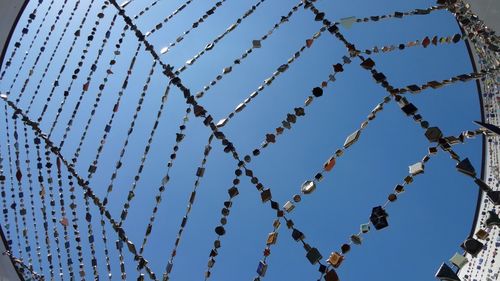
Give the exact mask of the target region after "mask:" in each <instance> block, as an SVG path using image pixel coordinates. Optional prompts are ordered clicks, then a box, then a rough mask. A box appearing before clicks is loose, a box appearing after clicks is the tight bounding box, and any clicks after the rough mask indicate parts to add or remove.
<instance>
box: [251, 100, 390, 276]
mask: <svg viewBox="0 0 500 281" xmlns="http://www.w3.org/2000/svg"><path fill="white" fill-rule="evenodd" d="M390 101H391V96H390V95H389V96H386V97H385V98H384V99H383V101H382V102H380V103H378V104H377V106H376V107H375V108H374V109H373V110H372V111H371V113H370V114H369V115H368V117H367V119H366V120H365V121H363V122H362V123H361V125H360V129H359V130H358V131H359V133H361V132H362V131H363V130H364V129H366V128H367V126H368V124H369V122H370V121H372V120H374V119H375V117H376V115H377V113H378V112H380V111H381V110H382V109H383V106H384V104H387V103H389V102H390ZM358 131H357V132H358ZM267 143H268V142H267V141H266V142H264V143H263V145H262V148H265V147H266V146H267V145H265V144H267ZM352 144H353V143H349V145H348V146H346V145H344V147H343V148H340V149H337V150H336V152H335V154H334V155H332V156H331V157H330V158H329V159H328V160H327V161H326V162H325V164H324V166H323V169H322V170H321V171H320V172H318V173H317V174H316V175H315V176H314V179H313V180H308V181H306V182H305V183H304V184H303V185H302V190H303V193H304V194H309V193H310V192H312V191H313V190H314V189H315V188H316V185H317V184H318V183H319V182H320V181H321V180H322V179H323V178H324V176H323V174H324V172H329V171H331V169H333V167H334V165H335V164H336V159H337V158H338V157H340V156H342V155H344V152H345V150H347V149H348V148H350V147H352ZM253 154H254V156H258V155H260V150H259V149H256V150H254V152H253ZM304 188H308V189H304ZM304 191H307V193H306V192H304ZM301 201H302V197H301V196H300V195H299V194H295V195H293V198H292V200H289V201H287V202H286V203H285V204H284V205H283V209H284V211H285V212H287V213H291V212H292V211H293V210H295V209H296V207H297V204H298V203H299V202H301ZM280 223H281V222H280V219H279V218H278V219H277V222H275V223H273V231H272V232H271V234H270V236H271V237H272V238H271V239H270V240H269V238H268V241H267V242H266V247H265V249H264V251H263V255H264V257H263V258H262V260H261V261H262V263H263V265H265V267H266V269H267V268H268V265H269V264H268V263H266V260H267V258H268V257H269V256H270V254H271V246H272V245H274V244H276V241H275V240H276V239H277V238H275V237H277V236H278V234H279V231H278V226H279V224H280ZM277 224H278V226H276V225H277ZM270 242H272V243H270ZM261 277H264V276H263V274H262V275H260V276H258V277H257V278H261ZM259 280H260V279H259Z"/></svg>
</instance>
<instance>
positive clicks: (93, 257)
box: [39, 6, 124, 278]
mask: <svg viewBox="0 0 500 281" xmlns="http://www.w3.org/2000/svg"><path fill="white" fill-rule="evenodd" d="M103 7H105V6H103ZM116 17H117V15H116V14H115V16H114V17H113V19H112V21H111V24H110V26H109V28H108V30H107V32H106V38H105V39H104V40H103V42H102V44H101V46H100V50H101V51H99V52H98V55H97V57H96V59H95V61H94V63H93V65H92V67H91V71H90V73H89V75H88V76H87V82H86V84H84V86H83V89H82V92H81V94H80V96H79V99H78V101H77V103H76V105H75V108H74V109H73V112H72V115H71V117H70V119H69V121H68V123H67V125H66V130H65V133H64V136H63V138H62V140H61V145H60V147H62V145H63V144H64V141H65V140H66V138H67V136H68V133H69V131H70V129H71V125H72V123H73V120H74V118H75V116H76V113H77V111H78V109H79V107H80V105H81V101H82V99H83V96H84V93H85V92H86V91H87V90H88V88H89V86H88V85H89V83H90V80H91V77H92V74H93V73H94V72H95V70H96V69H97V67H94V66H97V62H98V61H99V58H100V56H101V55H102V53H103V52H102V50H104V47H105V46H106V44H107V42H108V38H109V36H110V35H111V30H112V28H113V27H114V23H115V20H116ZM98 18H99V19H101V18H104V14H102V13H100V14H99V15H98ZM98 23H99V20H97V21H96V25H97V24H98ZM95 31H96V29H95V28H94V29H93V30H92V32H91V35H90V36H91V37H93V36H94V34H95ZM122 34H124V33H122ZM89 38H90V37H89ZM86 46H87V48H88V47H89V46H90V44H89V43H87V45H86ZM84 53H85V52H84ZM115 56H116V53H115ZM84 58H85V56H84V55H83V56H82V59H81V60H80V63H82V62H83V59H84ZM113 61H114V59H113V60H112V61H111V63H113ZM80 63H79V65H80ZM76 74H78V72H77V71H75V75H74V76H73V77H72V78H73V79H72V81H71V83H70V85H69V86H68V89H67V91H65V97H64V99H63V101H62V103H61V105H60V107H59V109H58V111H57V115H56V118H55V119H54V121H53V123H52V125H51V128H50V132H49V137H50V136H51V134H52V132H53V130H54V128H55V126H56V123H57V121H58V119H59V116H60V113H61V112H62V108H63V106H64V104H65V101H66V98H67V96H68V95H67V94H66V93H69V92H70V91H71V88H72V85H73V82H74V81H75V80H76V78H77V75H76ZM108 75H109V73H108ZM105 79H107V76H106V78H105ZM100 89H104V87H100ZM101 91H102V90H101ZM46 105H47V104H46ZM46 108H47V107H44V110H46ZM94 110H95V109H94ZM43 113H44V112H42V115H41V116H40V117H39V120H41V118H42V117H43ZM73 164H76V163H73ZM84 202H85V210H86V220H87V222H88V223H87V226H88V228H87V230H88V237H89V243H90V248H91V265H92V268H93V272H94V277H95V278H98V276H99V274H98V271H97V257H96V255H95V243H94V234H93V227H92V223H91V221H92V216H91V214H90V204H89V202H88V198H87V197H85V200H84ZM105 250H106V249H105ZM105 256H106V257H108V256H109V255H107V254H105ZM107 264H109V263H107ZM107 268H108V267H107ZM108 276H109V274H108Z"/></svg>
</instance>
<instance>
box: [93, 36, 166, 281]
mask: <svg viewBox="0 0 500 281" xmlns="http://www.w3.org/2000/svg"><path fill="white" fill-rule="evenodd" d="M139 49H140V45H139V46H138V48H137V50H136V54H135V55H134V57H133V59H132V61H131V64H130V66H129V71H128V72H127V77H126V78H125V81H124V83H123V85H122V90H120V92H119V97H118V100H117V102H116V103H115V106H114V107H113V115H112V116H111V119H110V121H109V122H108V124H111V123H112V122H113V120H114V116H115V113H116V112H117V111H118V109H119V104H120V99H121V97H122V96H123V93H124V91H125V90H126V88H127V86H128V80H129V77H130V75H131V74H132V69H133V67H134V65H135V58H136V57H137V54H138V51H139ZM156 65H157V61H154V62H153V65H152V66H151V69H150V71H149V74H148V76H147V78H146V83H145V84H144V86H143V91H142V92H141V95H140V98H139V101H138V104H137V106H136V111H135V113H134V116H133V118H132V121H131V123H130V126H129V129H128V131H127V136H126V138H125V142H124V144H123V146H122V148H121V151H120V156H119V159H118V161H117V162H116V165H115V168H114V171H113V173H112V174H111V179H110V184H109V185H108V189H107V191H106V195H105V197H104V199H103V204H104V206H106V205H107V203H108V198H109V195H110V193H111V192H112V191H113V186H114V181H115V179H116V177H117V174H118V171H119V169H120V168H121V166H122V164H121V163H122V162H121V161H122V159H123V157H124V155H125V151H126V149H127V147H128V144H129V138H130V135H131V134H132V132H133V128H134V126H135V122H136V120H137V118H138V116H139V112H140V110H141V109H142V104H143V102H144V97H145V96H146V93H147V89H148V86H149V83H150V82H151V77H152V75H153V74H154V69H155V67H156ZM110 129H111V128H110ZM106 137H107V134H105V135H104V136H103V139H105V138H106ZM101 143H102V142H101ZM102 148H103V146H100V147H99V148H98V151H99V152H98V154H97V155H96V158H95V159H94V162H93V164H92V165H91V167H90V168H89V176H90V177H91V176H92V174H93V173H94V172H95V171H96V169H94V168H93V167H97V161H98V157H99V155H100V152H101V151H102ZM101 219H102V217H101ZM120 221H121V220H120ZM101 222H102V220H101ZM103 232H104V233H105V230H103ZM117 249H118V251H119V259H120V270H121V278H122V280H126V272H125V263H124V259H123V254H122V244H121V243H119V242H117Z"/></svg>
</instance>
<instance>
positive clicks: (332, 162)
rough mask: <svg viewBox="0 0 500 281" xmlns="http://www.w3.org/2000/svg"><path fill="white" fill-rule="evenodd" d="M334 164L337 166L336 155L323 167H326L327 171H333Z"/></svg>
mask: <svg viewBox="0 0 500 281" xmlns="http://www.w3.org/2000/svg"><path fill="white" fill-rule="evenodd" d="M334 166H335V157H331V158H330V159H328V161H326V162H325V164H324V165H323V167H324V168H325V171H327V172H329V171H331V170H332V169H333V167H334Z"/></svg>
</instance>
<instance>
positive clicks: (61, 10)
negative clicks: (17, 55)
mask: <svg viewBox="0 0 500 281" xmlns="http://www.w3.org/2000/svg"><path fill="white" fill-rule="evenodd" d="M64 5H66V1H65V2H64ZM64 5H63V7H61V9H60V10H59V12H58V15H57V16H56V21H55V22H54V24H52V27H51V30H53V29H54V28H55V26H56V24H57V21H58V20H59V17H60V15H61V14H62V12H63V9H64ZM79 5H80V1H76V3H75V6H74V7H73V10H72V11H71V13H70V16H69V18H68V20H67V21H66V24H65V25H64V30H63V31H62V33H61V36H60V37H59V40H58V41H57V43H56V47H54V51H53V53H52V56H51V59H50V61H49V62H48V64H47V65H46V67H45V71H44V73H43V74H42V78H41V79H43V78H44V77H45V75H47V73H46V72H47V71H48V69H49V66H50V63H51V62H52V59H53V56H54V53H55V52H56V50H57V49H58V48H59V45H60V44H61V41H62V39H63V37H64V35H65V34H66V30H67V29H68V26H69V25H70V24H71V22H72V20H73V16H74V15H75V12H76V10H77V9H78V6H79ZM51 34H52V32H51V31H49V33H48V34H47V36H46V37H45V40H44V41H43V44H42V47H41V48H40V52H39V53H38V55H37V57H36V59H35V62H34V63H33V65H32V66H31V68H30V70H29V72H28V77H27V78H26V79H25V80H24V83H23V86H22V88H21V90H20V92H19V96H18V97H17V98H16V103H19V101H20V100H21V98H22V96H23V94H24V92H25V91H26V87H27V86H28V83H29V81H30V78H31V76H32V75H33V74H34V72H35V68H36V66H37V65H38V62H39V60H40V58H41V57H42V54H43V53H44V52H45V48H46V46H47V43H48V41H49V39H50V35H51ZM13 86H14V83H12V84H11V87H10V89H9V92H10V91H11V90H12V87H13Z"/></svg>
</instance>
